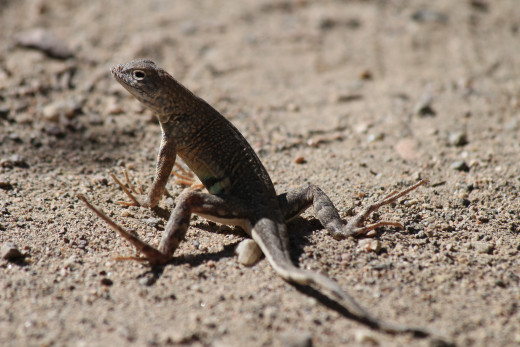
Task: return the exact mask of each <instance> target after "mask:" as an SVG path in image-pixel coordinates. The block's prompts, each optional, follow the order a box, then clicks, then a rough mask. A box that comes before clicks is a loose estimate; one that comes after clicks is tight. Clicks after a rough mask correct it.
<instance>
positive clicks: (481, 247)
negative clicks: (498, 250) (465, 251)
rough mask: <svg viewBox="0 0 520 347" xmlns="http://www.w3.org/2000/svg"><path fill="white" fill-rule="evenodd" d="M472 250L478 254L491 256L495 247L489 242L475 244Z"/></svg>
mask: <svg viewBox="0 0 520 347" xmlns="http://www.w3.org/2000/svg"><path fill="white" fill-rule="evenodd" d="M473 248H475V250H476V251H477V253H480V254H492V253H493V250H494V249H495V245H493V244H492V243H489V242H475V243H474V244H473Z"/></svg>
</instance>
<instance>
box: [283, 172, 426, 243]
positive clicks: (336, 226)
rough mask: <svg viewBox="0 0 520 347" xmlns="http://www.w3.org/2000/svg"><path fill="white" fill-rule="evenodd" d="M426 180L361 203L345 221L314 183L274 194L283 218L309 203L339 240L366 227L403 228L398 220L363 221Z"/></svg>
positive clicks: (287, 218) (362, 231)
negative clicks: (370, 202)
mask: <svg viewBox="0 0 520 347" xmlns="http://www.w3.org/2000/svg"><path fill="white" fill-rule="evenodd" d="M424 183H426V181H424V180H422V181H420V182H418V183H416V184H414V185H413V186H410V187H408V188H406V189H404V190H402V191H400V192H394V193H392V194H390V195H388V196H386V197H385V198H383V199H382V200H380V201H378V202H376V203H373V204H370V205H368V206H366V207H364V208H363V209H362V210H361V211H360V212H359V213H358V214H356V215H355V216H354V217H352V218H351V219H350V220H349V221H348V223H345V222H344V221H343V220H342V219H341V218H340V216H339V213H338V210H337V209H336V207H334V204H333V203H332V201H331V200H330V199H329V197H328V196H327V195H326V194H325V193H324V192H323V191H322V190H321V189H320V188H319V187H317V186H315V185H313V184H310V185H308V186H306V187H303V188H300V189H296V190H292V191H290V192H287V193H285V194H281V195H279V196H278V202H279V204H280V208H281V209H282V213H283V215H284V218H285V220H286V221H289V220H291V219H292V218H294V217H296V216H298V215H299V214H301V213H302V212H303V211H305V210H306V209H307V208H308V207H309V206H311V205H313V207H314V213H315V215H316V218H318V220H319V221H320V222H321V224H322V225H323V226H324V227H325V228H326V229H327V231H328V232H329V233H330V234H331V235H332V237H334V238H335V239H338V240H341V239H345V238H347V237H355V236H359V235H361V234H365V233H367V232H368V231H370V230H373V229H375V228H379V227H382V226H385V225H390V226H395V227H398V228H403V226H402V225H401V224H400V223H397V222H389V221H381V222H378V223H374V224H369V225H365V226H364V225H363V223H364V222H365V220H366V219H367V217H368V216H369V215H370V214H372V213H373V212H375V211H376V210H377V209H379V208H380V207H381V206H384V205H388V204H390V203H392V202H394V201H395V200H397V199H399V198H400V197H402V196H404V195H406V194H408V193H409V192H411V191H412V190H414V189H417V188H418V187H419V186H421V185H423V184H424Z"/></svg>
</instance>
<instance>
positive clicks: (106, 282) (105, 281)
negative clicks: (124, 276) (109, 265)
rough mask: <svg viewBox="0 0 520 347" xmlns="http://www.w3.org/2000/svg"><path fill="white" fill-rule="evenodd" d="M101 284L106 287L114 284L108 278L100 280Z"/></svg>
mask: <svg viewBox="0 0 520 347" xmlns="http://www.w3.org/2000/svg"><path fill="white" fill-rule="evenodd" d="M101 284H102V285H104V286H107V287H108V286H111V285H112V284H114V282H113V281H112V280H111V279H110V278H106V277H104V278H102V279H101Z"/></svg>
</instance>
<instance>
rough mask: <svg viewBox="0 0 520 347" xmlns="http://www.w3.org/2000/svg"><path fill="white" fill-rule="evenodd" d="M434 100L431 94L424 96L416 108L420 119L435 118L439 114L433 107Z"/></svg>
mask: <svg viewBox="0 0 520 347" xmlns="http://www.w3.org/2000/svg"><path fill="white" fill-rule="evenodd" d="M432 101H433V99H432V97H431V96H430V95H429V94H426V95H424V96H423V97H422V98H421V99H420V100H419V102H418V103H417V104H416V105H415V107H414V113H415V114H416V115H418V116H420V117H428V116H430V117H433V116H435V115H436V114H437V112H435V110H434V109H433V107H432V106H431V103H432Z"/></svg>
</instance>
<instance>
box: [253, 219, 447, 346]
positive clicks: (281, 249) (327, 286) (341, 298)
mask: <svg viewBox="0 0 520 347" xmlns="http://www.w3.org/2000/svg"><path fill="white" fill-rule="evenodd" d="M278 227H281V228H283V227H284V226H283V225H280V224H279V225H278ZM252 237H253V239H254V240H255V242H256V243H257V244H258V245H259V246H260V248H261V250H262V252H263V253H264V255H265V257H266V258H267V260H268V261H269V263H270V264H271V266H272V267H273V269H274V270H275V271H276V272H277V273H278V274H279V275H280V276H281V277H282V278H283V279H284V280H286V281H287V282H289V283H293V284H296V285H300V286H308V287H311V288H314V289H315V290H318V291H319V292H320V293H322V294H325V295H327V296H328V297H329V298H332V299H334V300H335V301H337V302H338V303H340V304H341V306H342V307H343V308H344V309H346V310H347V311H348V312H349V313H350V314H351V315H352V316H354V317H355V318H356V319H358V320H359V321H362V322H364V323H366V324H367V325H369V326H371V327H373V328H375V329H379V330H382V331H385V332H387V333H394V334H395V333H412V334H414V335H416V336H422V337H425V336H440V335H439V334H437V333H434V332H431V331H429V330H427V329H423V328H418V327H412V326H407V325H400V324H394V323H390V322H386V321H383V320H381V319H379V318H377V317H375V316H373V315H372V314H370V313H369V312H368V311H367V310H365V309H364V308H363V307H361V306H360V305H359V304H358V303H357V302H356V300H354V298H353V297H352V296H350V295H349V294H348V293H347V292H346V291H345V290H343V289H342V288H341V287H340V286H339V284H338V283H336V282H335V281H333V280H331V279H330V278H328V277H326V276H323V275H320V274H318V273H316V272H312V271H308V270H303V269H300V268H298V267H296V266H295V265H294V264H293V263H292V262H291V260H290V257H289V253H288V250H287V249H286V246H285V245H286V243H285V242H283V240H279V239H276V240H273V235H272V234H271V233H267V235H266V234H262V233H256V232H254V228H253V232H252ZM274 241H278V242H274ZM267 245H269V246H267Z"/></svg>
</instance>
